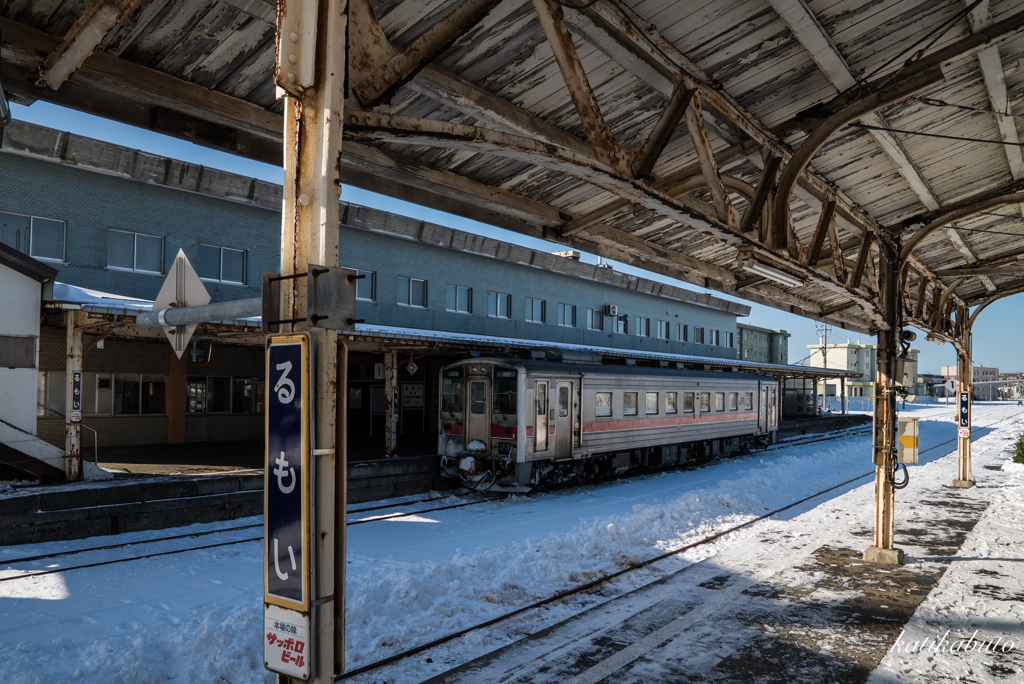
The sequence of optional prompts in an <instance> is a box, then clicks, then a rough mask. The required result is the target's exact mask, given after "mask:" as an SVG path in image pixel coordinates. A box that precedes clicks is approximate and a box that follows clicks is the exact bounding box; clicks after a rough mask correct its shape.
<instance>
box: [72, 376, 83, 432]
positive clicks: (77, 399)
mask: <svg viewBox="0 0 1024 684" xmlns="http://www.w3.org/2000/svg"><path fill="white" fill-rule="evenodd" d="M81 421H82V373H81V372H80V371H75V372H74V373H72V374H71V422H72V423H80V422H81Z"/></svg>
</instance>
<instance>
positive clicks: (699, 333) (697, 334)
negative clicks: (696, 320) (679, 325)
mask: <svg viewBox="0 0 1024 684" xmlns="http://www.w3.org/2000/svg"><path fill="white" fill-rule="evenodd" d="M693 341H694V343H695V344H704V328H694V329H693Z"/></svg>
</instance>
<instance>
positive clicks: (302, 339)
mask: <svg viewBox="0 0 1024 684" xmlns="http://www.w3.org/2000/svg"><path fill="white" fill-rule="evenodd" d="M309 408H310V407H309V338H308V337H307V336H306V335H278V336H274V337H271V338H270V339H268V341H267V417H266V421H267V436H266V437H267V438H266V445H267V447H266V448H267V452H266V475H265V478H266V479H265V483H264V486H265V489H264V491H265V497H266V502H265V503H266V508H265V512H266V514H265V516H264V526H265V530H264V551H265V564H266V567H265V568H264V578H265V583H264V587H265V593H266V602H267V603H273V604H276V605H279V606H282V607H284V608H291V609H293V610H300V611H308V610H309V581H308V567H309V553H308V551H307V548H306V546H307V539H308V537H309V473H308V470H307V469H308V464H309Z"/></svg>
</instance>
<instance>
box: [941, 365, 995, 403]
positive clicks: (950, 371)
mask: <svg viewBox="0 0 1024 684" xmlns="http://www.w3.org/2000/svg"><path fill="white" fill-rule="evenodd" d="M942 377H943V378H945V379H946V380H949V379H950V378H955V377H957V370H956V366H943V367H942ZM1002 379H1003V378H1002V375H1000V373H999V369H998V368H992V367H990V366H974V367H972V369H971V398H972V399H977V400H978V401H995V400H996V399H998V398H999V391H998V388H999V383H998V382H994V381H998V380H1002Z"/></svg>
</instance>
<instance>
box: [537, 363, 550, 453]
mask: <svg viewBox="0 0 1024 684" xmlns="http://www.w3.org/2000/svg"><path fill="white" fill-rule="evenodd" d="M533 398H534V400H535V401H536V403H537V407H536V409H534V416H533V451H534V453H536V452H540V451H547V450H548V425H549V421H548V381H547V380H538V381H537V384H536V386H535V387H534V393H533Z"/></svg>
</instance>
